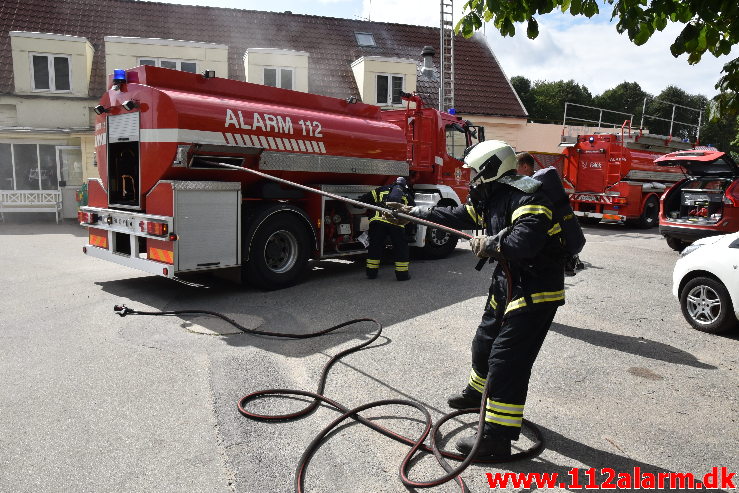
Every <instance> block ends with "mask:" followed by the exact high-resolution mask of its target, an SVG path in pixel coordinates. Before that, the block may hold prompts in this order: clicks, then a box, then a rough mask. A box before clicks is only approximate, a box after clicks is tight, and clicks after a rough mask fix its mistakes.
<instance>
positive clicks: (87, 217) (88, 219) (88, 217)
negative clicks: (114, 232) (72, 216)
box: [77, 211, 98, 224]
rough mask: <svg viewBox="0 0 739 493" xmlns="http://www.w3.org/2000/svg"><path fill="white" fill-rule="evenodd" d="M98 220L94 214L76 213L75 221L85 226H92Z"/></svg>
mask: <svg viewBox="0 0 739 493" xmlns="http://www.w3.org/2000/svg"><path fill="white" fill-rule="evenodd" d="M97 220H98V215H97V214H95V213H94V212H82V211H79V212H78V213H77V221H78V222H80V223H85V224H93V223H96V222H97Z"/></svg>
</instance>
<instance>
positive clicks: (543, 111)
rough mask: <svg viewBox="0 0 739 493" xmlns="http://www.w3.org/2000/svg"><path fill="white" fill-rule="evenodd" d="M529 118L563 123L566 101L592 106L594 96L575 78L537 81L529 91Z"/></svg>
mask: <svg viewBox="0 0 739 493" xmlns="http://www.w3.org/2000/svg"><path fill="white" fill-rule="evenodd" d="M529 97H530V100H531V107H528V108H527V109H528V110H529V118H531V119H532V120H535V121H539V122H549V123H561V122H562V117H563V115H564V108H565V103H576V104H581V105H586V106H590V105H592V104H593V96H592V94H590V91H589V90H588V88H587V87H585V86H582V85H580V84H578V83H577V82H575V81H574V80H568V81H563V80H560V81H556V82H549V81H536V82H535V83H534V85H533V87H532V88H531V91H530V93H529Z"/></svg>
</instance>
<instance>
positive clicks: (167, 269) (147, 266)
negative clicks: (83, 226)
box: [83, 244, 174, 279]
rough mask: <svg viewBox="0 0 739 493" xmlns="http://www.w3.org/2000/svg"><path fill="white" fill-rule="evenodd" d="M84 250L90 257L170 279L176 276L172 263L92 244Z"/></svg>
mask: <svg viewBox="0 0 739 493" xmlns="http://www.w3.org/2000/svg"><path fill="white" fill-rule="evenodd" d="M83 251H84V253H85V254H86V255H89V256H90V257H95V258H99V259H102V260H107V261H108V262H113V263H116V264H119V265H123V266H125V267H131V268H132V269H137V270H140V271H144V272H148V273H149V274H154V275H157V276H163V277H168V278H170V279H171V278H173V277H174V267H173V266H172V265H170V264H165V263H162V262H155V261H153V260H147V259H143V258H137V257H132V256H129V255H122V254H120V253H113V252H111V251H110V250H107V249H105V248H99V247H96V246H93V245H90V244H87V245H85V246H84V248H83Z"/></svg>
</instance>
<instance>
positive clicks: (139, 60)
mask: <svg viewBox="0 0 739 493" xmlns="http://www.w3.org/2000/svg"><path fill="white" fill-rule="evenodd" d="M143 60H153V61H154V65H149V66H150V67H159V68H162V62H174V63H176V64H177V68H176V69H175V70H179V71H180V72H185V73H188V74H197V73H198V70H199V65H200V62H199V61H198V60H190V59H187V58H164V57H155V56H140V57H137V59H136V61H137V63H138V64H139V65H148V64H144V63H142V61H143ZM183 62H184V63H194V64H195V71H194V72H186V71H185V70H182V63H183Z"/></svg>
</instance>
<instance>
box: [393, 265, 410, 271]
mask: <svg viewBox="0 0 739 493" xmlns="http://www.w3.org/2000/svg"><path fill="white" fill-rule="evenodd" d="M395 272H408V267H407V266H406V267H398V266H397V265H396V266H395Z"/></svg>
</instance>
